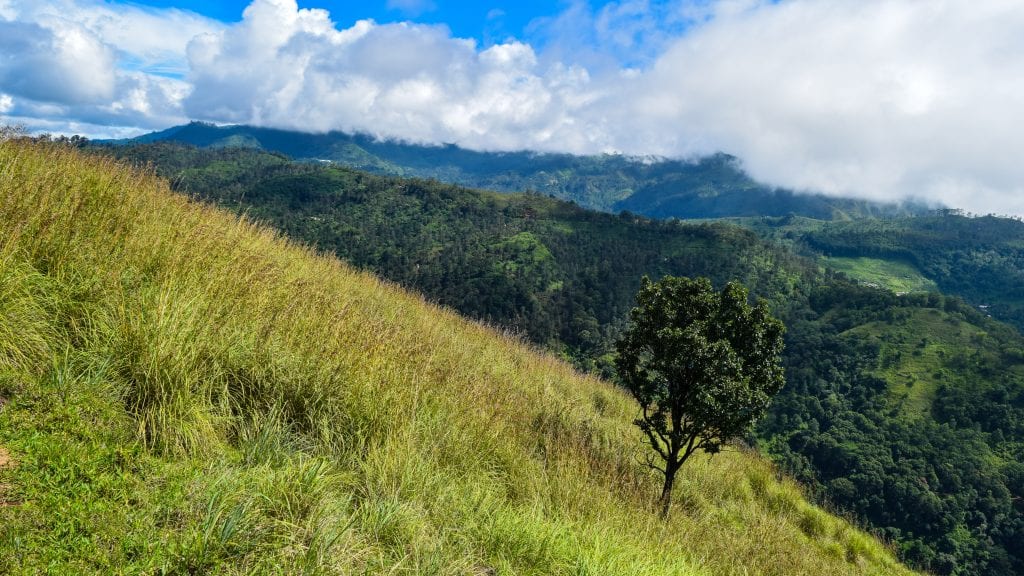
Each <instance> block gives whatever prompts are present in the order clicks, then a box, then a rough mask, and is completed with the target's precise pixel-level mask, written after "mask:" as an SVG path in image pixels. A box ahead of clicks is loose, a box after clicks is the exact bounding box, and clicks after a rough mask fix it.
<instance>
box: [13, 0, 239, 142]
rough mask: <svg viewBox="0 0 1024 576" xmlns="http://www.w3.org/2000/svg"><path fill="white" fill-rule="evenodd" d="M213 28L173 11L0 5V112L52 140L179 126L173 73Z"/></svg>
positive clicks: (90, 4)
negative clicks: (4, 99) (0, 102)
mask: <svg viewBox="0 0 1024 576" xmlns="http://www.w3.org/2000/svg"><path fill="white" fill-rule="evenodd" d="M222 28H223V26H222V25H220V24H218V23H215V22H213V21H211V20H208V19H206V18H203V17H201V16H198V15H196V14H192V13H189V12H184V11H181V10H173V9H172V10H155V9H149V8H141V7H135V6H118V5H113V4H109V3H107V2H102V1H98V0H54V1H52V2H37V1H27V0H0V91H2V92H3V93H6V94H7V95H8V96H9V97H11V98H10V101H9V102H8V103H7V105H6V106H4V107H5V108H7V109H6V110H0V114H4V115H5V121H7V119H11V118H14V119H18V121H24V122H25V123H26V124H27V125H29V126H30V127H34V128H38V129H40V130H48V131H54V132H60V133H72V132H74V131H75V130H76V129H78V128H80V127H83V126H86V127H99V126H105V127H108V128H102V129H98V130H93V131H91V132H90V134H91V135H94V136H95V135H97V134H98V133H100V132H102V133H104V134H110V133H121V131H123V130H131V131H133V132H134V133H138V132H140V131H141V130H142V129H146V128H161V127H166V126H167V125H168V124H173V123H177V122H182V121H184V120H186V118H185V116H184V115H183V113H182V108H181V101H182V99H183V98H184V96H185V95H186V94H187V93H188V91H189V87H188V85H187V84H185V83H184V82H182V81H181V80H178V79H174V78H173V76H175V75H178V76H180V75H182V74H183V73H184V72H185V69H186V65H187V58H186V56H185V48H186V46H187V44H188V42H189V41H191V39H192V38H194V37H195V36H196V35H197V34H200V33H204V32H206V33H209V32H215V31H218V30H220V29H222ZM168 75H169V76H170V77H168ZM109 127H119V128H109Z"/></svg>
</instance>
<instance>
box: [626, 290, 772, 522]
mask: <svg viewBox="0 0 1024 576" xmlns="http://www.w3.org/2000/svg"><path fill="white" fill-rule="evenodd" d="M636 301H637V307H636V308H634V309H633V310H632V311H631V312H630V326H629V328H627V330H626V332H625V334H623V336H622V339H621V340H619V341H618V343H617V346H616V347H617V349H618V358H617V359H616V361H615V364H616V368H617V371H618V374H619V378H620V379H621V381H622V384H623V385H624V386H625V387H626V389H628V390H629V391H630V393H631V394H632V395H633V397H634V398H636V400H637V402H639V403H640V408H641V410H642V416H641V417H640V418H637V419H636V420H635V422H634V423H635V424H636V425H637V426H638V427H639V428H640V429H641V430H643V432H644V434H645V435H646V437H647V438H646V439H647V442H648V443H649V444H650V445H651V448H653V449H654V452H655V454H656V455H657V458H656V457H655V454H650V455H649V456H648V459H647V465H648V466H650V467H651V468H654V469H655V470H658V471H659V472H661V473H662V474H663V475H664V477H665V484H664V487H663V488H662V491H661V500H660V503H661V515H662V517H663V518H664V517H667V516H668V511H669V507H670V506H671V504H672V483H673V481H674V480H675V476H676V472H678V471H679V468H680V467H681V466H682V465H683V462H685V461H686V459H687V458H689V457H690V456H692V455H693V453H694V452H696V451H697V450H704V451H705V452H708V453H711V454H714V453H716V452H718V451H719V450H720V449H721V446H722V444H723V443H724V442H726V441H728V440H729V439H731V438H735V437H737V436H739V435H741V434H743V433H744V432H745V431H746V430H748V429H749V427H750V425H751V424H752V423H753V422H754V421H755V420H756V419H758V418H759V417H761V416H762V415H763V414H764V412H765V410H767V408H768V405H769V403H770V401H771V398H772V396H774V395H775V394H776V393H777V392H778V391H779V390H780V389H781V388H782V385H783V383H784V380H783V375H782V367H781V366H780V355H781V353H782V334H783V332H784V327H783V325H782V323H781V322H780V321H778V320H776V319H775V318H773V317H772V316H771V315H769V313H768V309H767V307H766V306H765V305H764V302H759V303H758V304H757V305H756V306H753V307H751V306H750V305H749V304H748V303H747V290H746V288H744V287H743V286H742V285H740V284H738V283H733V282H730V283H729V284H727V285H726V286H725V288H723V289H722V291H721V292H715V291H714V289H713V288H712V286H711V282H710V281H709V280H708V279H707V278H698V279H696V280H691V279H689V278H676V277H672V276H666V277H665V278H662V279H661V280H659V281H658V282H651V281H650V279H649V278H647V277H644V279H643V282H642V285H641V287H640V292H639V293H638V294H637V296H636ZM659 459H660V462H659Z"/></svg>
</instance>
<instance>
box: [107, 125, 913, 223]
mask: <svg viewBox="0 0 1024 576" xmlns="http://www.w3.org/2000/svg"><path fill="white" fill-rule="evenodd" d="M159 141H170V142H181V143H185V144H192V145H194V146H200V147H211V148H222V147H229V146H241V147H250V148H257V149H261V150H266V151H272V152H280V153H283V154H287V155H288V156H291V157H292V158H295V159H305V160H313V161H330V162H334V163H337V164H340V165H343V166H349V167H352V168H358V169H361V170H367V171H369V172H374V173H378V174H386V175H391V176H415V177H420V178H436V179H438V180H441V181H443V182H450V183H454V184H460V185H464V186H471V187H476V188H485V189H490V190H498V191H503V192H520V191H527V190H532V191H536V192H539V193H542V194H549V195H552V196H554V197H556V198H560V199H563V200H571V201H574V202H576V203H578V204H580V205H581V206H584V207H587V208H593V209H597V210H604V211H609V212H619V211H622V210H626V211H630V212H635V213H638V214H643V215H646V216H652V217H657V218H680V219H695V218H722V217H740V216H786V215H789V214H794V215H798V216H806V217H810V218H816V219H824V220H833V219H838V220H842V219H847V218H857V217H863V216H898V215H909V214H919V213H923V212H926V211H927V210H928V209H929V206H926V205H924V204H921V203H909V202H901V203H879V202H872V201H867V200H858V199H851V198H836V197H831V196H825V195H822V194H801V193H796V192H793V191H791V190H785V189H780V188H774V187H770V186H767V185H764V184H761V183H758V182H756V181H754V180H753V179H751V178H750V177H749V176H748V175H747V174H746V173H745V172H744V171H743V169H742V166H741V165H740V163H739V161H738V160H737V159H735V158H733V157H731V156H728V155H725V154H718V155H714V156H709V157H704V158H699V159H695V160H694V161H692V162H686V161H680V160H670V159H664V158H651V157H648V158H639V157H630V156H626V155H618V154H615V155H609V154H606V155H600V156H577V155H571V154H555V153H538V152H479V151H473V150H467V149H464V148H461V147H458V146H455V145H444V146H429V145H423V144H409V143H405V142H401V141H396V140H380V139H377V138H374V137H371V136H368V135H364V134H346V133H343V132H329V133H323V134H311V133H303V132H293V131H286V130H276V129H270V128H258V127H252V126H216V125H213V124H209V123H203V122H192V123H189V124H186V125H182V126H176V127H173V128H169V129H167V130H163V131H160V132H153V133H150V134H146V135H144V136H140V137H137V138H133V139H131V140H126V141H119V142H121V143H130V142H159ZM115 143H116V142H115Z"/></svg>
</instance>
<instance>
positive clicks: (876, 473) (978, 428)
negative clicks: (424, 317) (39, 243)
mask: <svg viewBox="0 0 1024 576" xmlns="http://www.w3.org/2000/svg"><path fill="white" fill-rule="evenodd" d="M108 152H113V153H115V154H118V155H120V156H122V157H124V158H129V159H131V161H133V162H137V163H153V165H154V166H155V167H156V169H157V171H158V172H159V173H161V174H164V175H166V176H168V177H169V178H171V179H172V181H173V182H174V183H175V186H176V187H177V188H178V189H179V190H181V191H184V192H187V193H189V194H192V195H194V196H196V197H198V198H202V199H205V200H209V201H214V202H217V203H219V204H221V205H223V206H227V207H230V208H232V209H234V210H237V211H240V212H244V213H247V214H249V215H252V216H255V217H257V218H259V219H262V220H265V221H268V222H271V223H273V224H274V225H275V226H278V227H280V228H281V229H283V230H285V231H287V232H288V233H289V234H290V235H292V236H293V237H295V238H297V239H300V240H303V241H305V242H310V243H313V244H314V245H316V246H317V247H318V248H320V249H322V250H326V251H330V252H334V253H336V254H338V255H340V256H342V257H343V258H345V259H347V260H349V261H351V262H353V263H355V264H357V265H359V266H361V267H364V268H367V269H371V270H374V271H376V272H378V273H381V274H383V275H384V276H386V277H388V278H391V279H394V280H396V281H398V282H400V283H402V284H403V285H406V286H409V287H412V288H415V289H417V290H420V291H422V292H424V293H425V294H426V295H427V297H428V298H430V299H433V300H435V301H438V302H441V303H444V304H446V305H449V306H452V307H453V308H455V309H457V310H459V311H461V312H463V313H465V314H468V315H471V316H474V317H477V318H481V319H485V320H488V321H490V322H494V323H497V324H499V325H502V326H505V327H509V328H512V329H515V330H520V331H522V332H524V333H525V334H526V335H528V336H529V337H530V339H532V340H533V341H535V342H537V343H538V344H542V345H544V346H547V347H549V348H552V349H554V350H557V351H559V352H561V353H562V354H565V355H567V356H570V357H571V358H572V359H573V360H574V361H576V362H577V364H578V365H580V366H582V367H584V368H587V369H597V370H601V369H602V368H605V367H607V365H608V356H607V354H608V352H609V350H610V349H609V344H610V342H611V341H613V340H614V338H615V337H616V335H617V334H618V332H619V329H620V327H621V322H622V320H623V316H624V314H625V312H626V311H627V310H628V309H629V307H630V306H631V304H632V302H631V298H632V294H633V292H634V291H635V289H636V287H637V285H638V282H639V277H640V276H641V275H643V274H649V275H651V276H655V277H657V276H661V275H664V274H676V275H690V276H695V275H705V276H709V277H711V278H712V279H713V280H714V281H715V283H716V284H721V283H723V282H725V281H727V280H731V279H738V280H740V281H742V282H744V283H746V284H747V285H748V286H750V287H751V288H752V291H753V292H754V293H755V294H757V295H759V296H761V297H764V298H766V299H768V300H769V301H770V302H771V304H772V306H773V308H774V310H775V312H776V314H778V315H780V316H781V317H782V318H783V319H784V321H785V322H786V324H787V326H788V328H789V332H788V335H787V351H786V364H787V378H788V381H789V383H790V384H789V385H788V386H787V387H786V388H785V389H784V391H783V392H782V394H781V396H780V398H779V399H778V401H777V402H776V404H775V406H774V408H773V410H772V413H771V415H770V417H769V418H768V419H766V420H765V421H764V422H763V423H762V425H761V426H760V427H759V429H758V434H757V436H756V437H752V438H751V439H750V441H751V442H752V443H755V444H757V445H759V446H760V447H761V448H762V449H763V450H764V451H766V452H767V453H769V454H771V455H773V456H774V457H775V458H776V459H777V460H778V461H779V462H780V463H781V464H782V465H783V466H784V467H785V469H786V470H788V471H790V472H791V473H793V474H795V475H796V476H797V477H798V478H800V479H801V480H802V481H803V482H804V483H805V484H806V485H807V486H808V487H809V489H810V490H811V491H812V492H813V493H814V494H815V496H816V497H817V498H819V500H820V501H822V502H828V503H830V504H831V505H834V506H836V507H837V509H838V510H841V511H843V512H845V513H849V514H852V515H854V516H855V517H856V518H857V519H858V520H860V521H862V522H865V523H867V524H869V525H871V526H873V528H874V529H875V530H876V531H878V533H879V534H883V535H885V536H886V537H887V538H891V539H892V540H893V541H894V542H896V543H897V545H898V547H899V549H900V551H901V554H902V555H903V557H904V558H905V559H907V560H908V561H910V562H912V563H914V564H915V565H917V566H920V567H923V568H927V569H929V570H931V571H933V572H935V573H939V574H958V575H974V574H989V575H996V574H999V575H1002V574H1015V573H1020V572H1021V571H1024V563H1022V562H1024V551H1022V549H1021V547H1022V544H1021V543H1022V542H1024V503H1022V496H1024V484H1022V482H1024V475H1022V469H1021V466H1020V464H1019V462H1021V461H1022V459H1024V453H1022V446H1024V442H1022V441H1024V428H1022V426H1024V352H1022V350H1024V342H1022V339H1021V336H1020V334H1019V333H1018V332H1017V331H1015V330H1013V329H1011V328H1009V327H1007V326H1005V325H1002V324H1000V323H998V322H996V321H994V320H992V319H989V318H987V317H986V315H985V314H984V313H981V312H979V311H978V310H976V309H974V308H973V307H972V306H969V305H967V304H965V303H964V302H963V301H961V300H959V299H957V298H954V297H945V296H941V295H939V294H923V293H912V294H907V295H904V296H897V295H896V294H895V293H894V292H893V291H890V290H885V289H882V288H875V287H870V286H864V285H861V284H860V283H858V282H856V281H850V280H847V279H846V278H844V277H841V276H836V275H833V274H831V273H827V272H825V271H823V270H821V269H820V268H819V266H818V265H817V263H816V262H815V261H814V260H812V259H806V258H802V257H799V256H796V255H794V253H793V252H792V251H791V250H789V249H787V248H785V247H784V245H783V244H775V243H770V242H766V241H763V240H760V239H759V238H758V237H757V236H756V235H755V234H753V233H752V232H749V231H747V230H745V229H743V228H739V227H736V226H730V225H727V224H701V225H693V224H683V223H679V222H658V221H650V220H646V219H644V218H640V217H637V216H632V215H629V214H623V215H619V216H613V215H610V214H601V213H596V212H590V211H586V210H582V209H580V208H578V207H576V206H573V205H570V204H565V203H563V202H559V201H556V200H553V199H550V198H547V197H543V196H539V195H503V194H495V193H490V192H481V191H475V190H467V189H463V188H458V187H453V186H450V185H446V184H441V183H439V182H436V181H428V180H406V179H396V178H385V177H380V176H373V175H369V174H366V173H362V172H356V171H352V170H348V169H343V168H340V167H336V166H323V165H314V164H309V163H291V162H288V160H287V159H286V158H284V157H281V156H276V155H271V154H266V153H261V152H258V151H254V150H245V149H238V148H235V149H221V150H215V151H212V150H199V149H195V148H190V147H184V146H179V145H171V144H155V145H142V146H133V147H117V148H114V149H112V150H108ZM817 225H818V223H816V224H815V226H817ZM791 240H793V239H791ZM606 373H607V372H606ZM997 415H998V416H997Z"/></svg>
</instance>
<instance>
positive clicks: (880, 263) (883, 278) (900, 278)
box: [821, 257, 938, 293]
mask: <svg viewBox="0 0 1024 576" xmlns="http://www.w3.org/2000/svg"><path fill="white" fill-rule="evenodd" d="M821 260H822V262H823V263H824V264H825V266H827V267H829V268H832V269H833V270H836V271H839V272H842V273H844V274H846V275H847V276H849V277H850V278H853V279H854V280H857V281H859V282H862V283H864V284H873V285H875V286H878V287H879V288H885V289H888V290H891V291H893V292H896V293H909V292H932V291H937V290H938V287H937V286H936V285H935V283H934V282H932V281H931V280H929V279H927V278H925V277H924V276H922V275H921V273H920V272H919V271H918V270H917V268H915V267H914V266H913V265H912V264H909V263H907V262H899V261H895V260H881V259H878V258H863V257H860V258H829V257H822V259H821Z"/></svg>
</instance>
